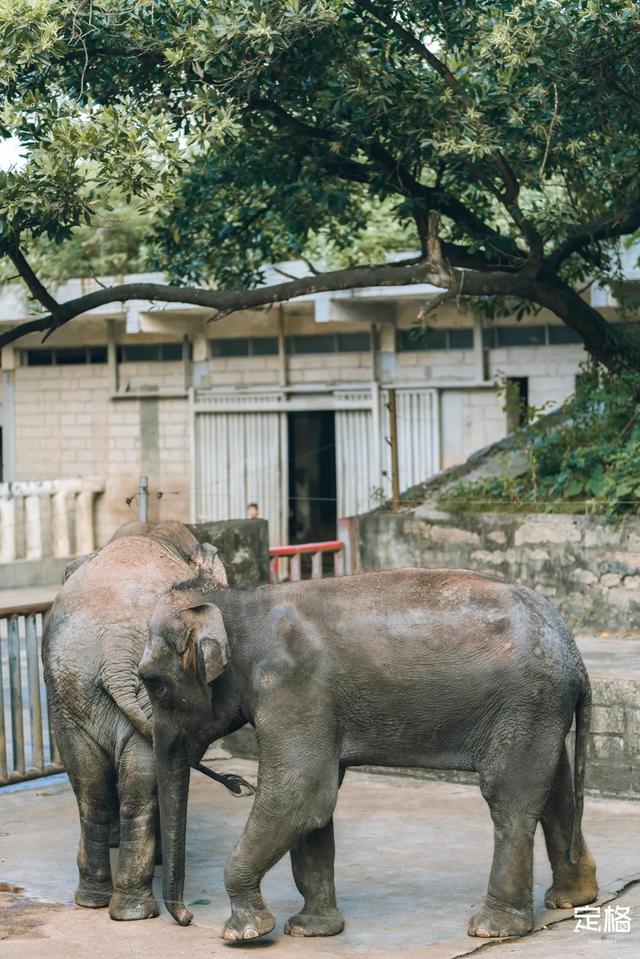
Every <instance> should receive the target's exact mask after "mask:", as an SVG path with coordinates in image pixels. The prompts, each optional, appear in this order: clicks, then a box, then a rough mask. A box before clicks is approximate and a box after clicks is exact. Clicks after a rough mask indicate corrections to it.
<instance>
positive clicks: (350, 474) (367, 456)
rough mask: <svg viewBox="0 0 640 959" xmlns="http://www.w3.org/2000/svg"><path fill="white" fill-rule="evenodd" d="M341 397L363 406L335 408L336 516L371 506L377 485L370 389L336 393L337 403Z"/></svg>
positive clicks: (375, 428) (360, 510)
mask: <svg viewBox="0 0 640 959" xmlns="http://www.w3.org/2000/svg"><path fill="white" fill-rule="evenodd" d="M341 399H343V400H352V401H361V402H362V403H363V407H364V408H362V409H351V410H340V409H338V410H336V473H337V476H336V486H337V498H338V504H337V507H338V509H337V512H338V519H342V518H343V517H345V516H355V515H356V514H358V513H366V512H367V511H368V510H370V509H371V508H372V506H373V505H375V500H374V499H373V498H372V493H373V491H374V488H375V487H376V486H379V485H380V475H379V465H378V464H379V455H380V454H379V439H378V435H377V424H376V423H375V420H374V416H373V413H372V409H371V392H370V391H367V392H366V393H364V392H363V393H347V392H345V393H336V400H337V401H338V403H339V401H340V400H341ZM365 404H366V405H365ZM367 405H368V406H369V409H367V408H366V406H367Z"/></svg>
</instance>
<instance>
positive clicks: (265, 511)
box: [194, 409, 288, 546]
mask: <svg viewBox="0 0 640 959" xmlns="http://www.w3.org/2000/svg"><path fill="white" fill-rule="evenodd" d="M194 432H195V435H194V441H195V442H194V446H195V449H194V454H195V474H196V477H195V478H196V489H195V513H196V522H207V521H209V520H218V519H238V518H241V517H244V516H245V515H246V507H247V504H248V503H257V504H258V508H259V511H260V516H261V517H263V518H264V519H267V520H268V521H269V539H270V541H271V545H272V546H274V545H282V544H283V543H287V542H288V503H287V495H288V470H287V431H286V414H284V413H275V412H255V411H253V410H250V409H246V410H243V411H241V412H240V411H238V412H235V411H234V412H231V411H224V412H223V411H220V412H213V411H211V412H209V411H208V410H207V411H196V413H195V423H194Z"/></svg>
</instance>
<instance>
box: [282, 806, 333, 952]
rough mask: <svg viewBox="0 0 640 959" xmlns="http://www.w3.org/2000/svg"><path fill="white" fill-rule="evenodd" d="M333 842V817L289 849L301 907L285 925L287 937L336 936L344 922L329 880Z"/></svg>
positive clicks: (331, 869) (330, 878) (331, 875)
mask: <svg viewBox="0 0 640 959" xmlns="http://www.w3.org/2000/svg"><path fill="white" fill-rule="evenodd" d="M334 858H335V842H334V838H333V817H332V818H331V819H330V820H329V822H328V823H327V825H326V826H322V827H321V828H320V829H314V830H313V832H309V833H307V834H306V836H303V837H302V839H300V840H299V842H298V843H297V844H296V845H295V846H294V847H293V848H292V849H291V868H292V870H293V878H294V880H295V884H296V886H297V887H298V891H299V892H300V895H301V896H303V897H304V907H303V909H302V910H301V912H299V913H298V914H297V915H295V916H292V917H291V919H289V920H287V922H286V923H285V927H284V931H285V932H286V933H287V934H288V935H290V936H336V935H337V934H338V933H339V932H342V930H343V929H344V919H343V918H342V914H341V913H340V911H339V909H338V906H337V903H336V889H335V883H334V876H333V862H334Z"/></svg>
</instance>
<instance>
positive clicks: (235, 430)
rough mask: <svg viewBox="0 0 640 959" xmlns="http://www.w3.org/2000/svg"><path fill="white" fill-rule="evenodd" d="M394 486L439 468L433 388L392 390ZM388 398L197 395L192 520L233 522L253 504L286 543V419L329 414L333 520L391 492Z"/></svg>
mask: <svg viewBox="0 0 640 959" xmlns="http://www.w3.org/2000/svg"><path fill="white" fill-rule="evenodd" d="M396 392H397V407H398V447H399V461H400V486H401V488H402V489H407V488H408V487H409V486H412V485H413V484H415V483H419V482H421V481H422V480H425V479H426V478H427V477H429V476H432V475H433V474H434V473H435V472H437V471H438V469H439V460H440V431H439V410H438V393H437V390H433V389H424V388H420V387H404V386H402V387H397V390H396ZM386 402H387V394H386V391H385V390H382V389H379V388H378V386H377V384H375V383H374V384H366V386H363V387H361V388H358V389H355V388H353V389H336V390H334V391H333V392H325V393H322V394H320V393H318V394H314V393H307V394H302V393H298V394H296V393H295V392H294V391H293V388H292V389H291V390H290V391H289V392H283V391H277V392H276V391H273V392H268V391H264V392H258V391H256V392H251V391H247V392H246V393H239V392H236V393H232V392H221V391H215V390H199V391H197V392H195V393H194V394H192V400H191V408H192V414H191V439H192V483H191V486H192V502H191V515H192V519H193V521H194V522H207V521H210V520H218V519H234V518H238V517H241V516H244V515H245V509H246V505H247V503H251V502H256V503H258V504H259V507H260V515H261V516H264V518H265V519H268V520H269V531H270V539H271V545H272V546H277V545H281V544H283V543H287V542H288V494H289V490H288V483H289V462H288V460H289V451H288V439H287V414H288V413H289V412H293V411H296V410H313V409H316V410H333V411H334V412H335V438H336V473H337V476H336V489H337V500H338V502H337V515H338V519H340V518H343V517H346V516H354V515H356V514H357V513H362V512H366V511H367V510H369V509H371V508H372V507H373V506H375V505H377V504H378V503H379V502H380V500H381V499H385V498H388V497H389V496H390V489H391V487H390V476H391V466H390V458H389V450H388V444H387V442H386V437H387V436H388V418H387V410H386Z"/></svg>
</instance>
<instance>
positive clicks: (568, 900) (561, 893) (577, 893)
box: [544, 874, 598, 909]
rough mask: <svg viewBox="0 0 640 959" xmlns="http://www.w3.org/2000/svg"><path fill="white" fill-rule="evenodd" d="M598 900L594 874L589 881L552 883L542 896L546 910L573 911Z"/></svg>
mask: <svg viewBox="0 0 640 959" xmlns="http://www.w3.org/2000/svg"><path fill="white" fill-rule="evenodd" d="M597 898H598V883H597V882H596V877H595V874H594V876H593V878H592V879H590V880H582V881H579V882H575V883H570V882H559V883H554V884H553V886H551V887H550V888H549V889H547V891H546V892H545V894H544V904H545V906H546V907H547V909H573V907H574V906H586V905H588V904H589V903H590V902H593V901H594V899H597Z"/></svg>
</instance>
